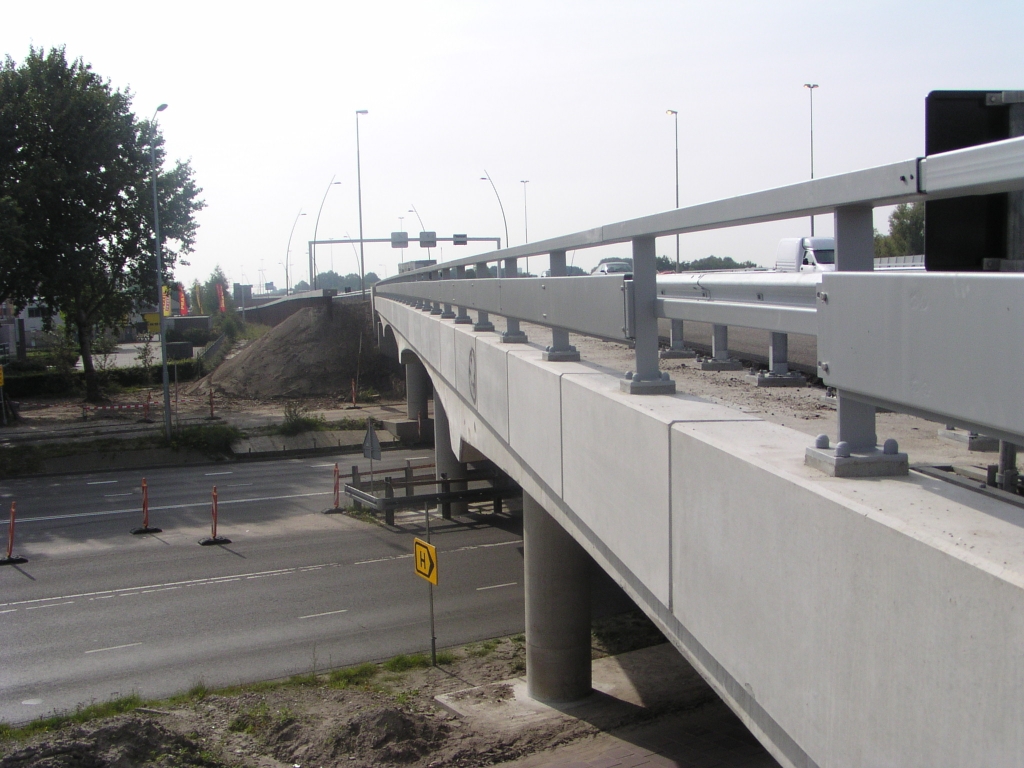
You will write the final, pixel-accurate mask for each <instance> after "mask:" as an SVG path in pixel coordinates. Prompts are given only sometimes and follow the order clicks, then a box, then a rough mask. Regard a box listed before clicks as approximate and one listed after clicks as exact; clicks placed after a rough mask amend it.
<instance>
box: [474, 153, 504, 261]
mask: <svg viewBox="0 0 1024 768" xmlns="http://www.w3.org/2000/svg"><path fill="white" fill-rule="evenodd" d="M480 181H489V182H490V183H491V189H493V190H494V196H495V197H496V198H498V207H499V208H501V220H502V221H503V222H504V223H505V247H506V248H508V219H506V218H505V206H504V205H502V204H501V195H499V194H498V188H497V187H496V186H494V182H493V181H491V174H489V173H488V172H487V169H486V168H485V169H484V175H483V176H481V177H480Z"/></svg>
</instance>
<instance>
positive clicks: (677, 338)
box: [661, 320, 697, 360]
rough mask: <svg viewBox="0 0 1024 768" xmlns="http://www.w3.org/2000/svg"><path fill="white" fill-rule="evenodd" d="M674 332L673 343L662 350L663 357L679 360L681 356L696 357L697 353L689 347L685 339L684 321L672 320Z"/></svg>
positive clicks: (664, 358)
mask: <svg viewBox="0 0 1024 768" xmlns="http://www.w3.org/2000/svg"><path fill="white" fill-rule="evenodd" d="M671 322H672V333H671V337H670V339H671V343H670V346H669V348H668V349H663V350H662V351H661V357H662V359H663V360H679V359H680V358H686V357H696V355H697V353H696V352H695V351H694V350H692V349H687V348H686V344H685V342H684V341H683V321H682V320H672V321H671Z"/></svg>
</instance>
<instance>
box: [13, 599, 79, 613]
mask: <svg viewBox="0 0 1024 768" xmlns="http://www.w3.org/2000/svg"><path fill="white" fill-rule="evenodd" d="M73 602H75V601H74V600H68V601H66V602H63V603H50V604H49V605H30V606H29V607H28V608H26V609H25V610H26V611H34V610H35V609H36V608H56V607H57V606H58V605H71V604H72V603H73Z"/></svg>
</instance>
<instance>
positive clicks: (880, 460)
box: [804, 448, 910, 477]
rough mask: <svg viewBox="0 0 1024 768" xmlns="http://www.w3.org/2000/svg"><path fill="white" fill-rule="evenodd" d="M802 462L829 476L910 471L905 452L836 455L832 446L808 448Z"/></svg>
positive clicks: (885, 474)
mask: <svg viewBox="0 0 1024 768" xmlns="http://www.w3.org/2000/svg"><path fill="white" fill-rule="evenodd" d="M804 463H805V464H806V465H807V466H809V467H813V468H814V469H818V470H821V471H822V472H824V473H825V474H826V475H828V476H830V477H896V476H900V475H906V474H908V473H909V472H910V463H909V462H908V460H907V454H905V453H882V452H881V451H880V450H878V449H877V448H876V449H875V450H874V451H871V452H867V451H865V452H857V453H853V454H851V455H850V456H845V457H843V456H836V452H835V449H834V448H808V449H807V451H806V453H805V454H804Z"/></svg>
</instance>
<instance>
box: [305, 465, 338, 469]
mask: <svg viewBox="0 0 1024 768" xmlns="http://www.w3.org/2000/svg"><path fill="white" fill-rule="evenodd" d="M333 466H334V465H333V464H310V465H309V468H310V469H323V468H324V467H333Z"/></svg>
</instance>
